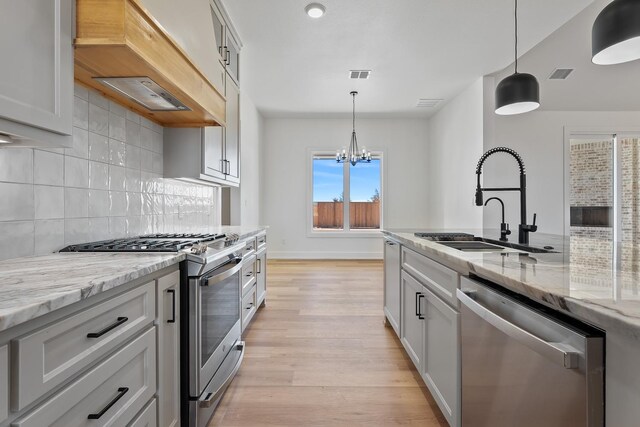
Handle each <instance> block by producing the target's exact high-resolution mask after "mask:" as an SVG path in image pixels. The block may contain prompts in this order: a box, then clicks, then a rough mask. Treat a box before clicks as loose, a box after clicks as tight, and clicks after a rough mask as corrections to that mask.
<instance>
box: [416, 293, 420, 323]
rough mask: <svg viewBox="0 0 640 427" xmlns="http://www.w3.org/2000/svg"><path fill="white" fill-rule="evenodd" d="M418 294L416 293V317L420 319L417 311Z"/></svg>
mask: <svg viewBox="0 0 640 427" xmlns="http://www.w3.org/2000/svg"><path fill="white" fill-rule="evenodd" d="M419 295H420V292H416V317H420V310H419V309H418V296H419Z"/></svg>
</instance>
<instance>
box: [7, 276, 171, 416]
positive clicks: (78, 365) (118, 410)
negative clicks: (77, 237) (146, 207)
mask: <svg viewBox="0 0 640 427" xmlns="http://www.w3.org/2000/svg"><path fill="white" fill-rule="evenodd" d="M107 292H112V294H111V295H108V294H107V293H106V292H105V293H104V294H102V295H97V296H95V297H93V296H92V297H90V298H88V299H87V300H86V301H82V302H79V303H77V304H76V305H75V306H69V308H64V309H62V310H61V311H60V312H56V311H54V312H52V313H49V314H47V315H45V316H43V317H41V318H38V319H34V320H33V321H30V322H26V323H24V324H22V325H18V326H16V327H15V329H14V331H15V332H14V333H13V334H11V336H7V335H6V334H5V335H4V337H6V339H7V341H8V344H6V345H4V344H3V345H0V426H3V427H4V426H7V425H10V426H11V427H31V426H33V427H40V426H45V425H46V426H57V427H75V426H87V427H89V426H91V427H93V426H114V427H115V426H123V427H124V426H135V427H145V426H146V427H153V426H156V425H159V426H162V427H178V426H179V425H180V336H179V333H180V323H179V322H180V320H179V317H178V316H179V303H180V301H179V299H180V273H179V270H178V266H177V265H176V266H174V267H173V268H171V267H170V268H167V269H166V270H164V271H163V272H158V273H155V274H153V275H149V276H147V277H143V278H140V279H138V280H136V281H135V282H132V283H129V284H125V285H123V289H122V291H120V292H118V291H117V290H112V291H107ZM65 310H66V311H65ZM3 339H4V338H3ZM52 379H54V380H52ZM9 404H10V405H9Z"/></svg>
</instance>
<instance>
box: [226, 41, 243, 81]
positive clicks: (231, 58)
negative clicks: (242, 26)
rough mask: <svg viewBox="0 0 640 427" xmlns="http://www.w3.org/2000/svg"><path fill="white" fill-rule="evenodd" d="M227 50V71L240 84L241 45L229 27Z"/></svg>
mask: <svg viewBox="0 0 640 427" xmlns="http://www.w3.org/2000/svg"><path fill="white" fill-rule="evenodd" d="M226 50H227V57H226V64H227V72H228V73H229V75H230V76H231V78H232V79H233V81H235V82H236V84H240V45H239V43H238V42H236V41H235V39H234V38H233V36H232V35H231V33H230V32H229V31H228V29H227V46H226Z"/></svg>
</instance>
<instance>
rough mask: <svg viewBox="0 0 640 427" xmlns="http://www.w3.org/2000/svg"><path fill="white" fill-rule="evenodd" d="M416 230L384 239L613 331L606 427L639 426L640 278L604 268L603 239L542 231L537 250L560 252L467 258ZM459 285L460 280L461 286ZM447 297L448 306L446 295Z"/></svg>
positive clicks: (609, 335)
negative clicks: (419, 234)
mask: <svg viewBox="0 0 640 427" xmlns="http://www.w3.org/2000/svg"><path fill="white" fill-rule="evenodd" d="M415 231H416V230H385V231H383V234H384V235H385V236H386V237H387V238H389V239H391V241H392V242H396V243H397V244H398V245H400V246H402V247H406V248H408V249H410V250H411V251H414V252H415V253H418V254H420V255H422V256H424V257H425V258H426V259H429V260H431V261H435V262H436V263H438V265H441V266H444V267H446V268H448V269H451V270H453V271H455V272H457V273H459V274H460V275H461V276H475V277H478V278H481V279H485V280H488V281H490V282H492V283H494V284H497V285H499V286H501V287H503V288H505V289H507V290H509V291H512V292H515V293H517V294H520V295H523V296H525V297H527V298H529V299H531V300H533V301H535V302H537V303H541V304H543V305H545V306H548V307H551V308H553V309H555V310H557V311H559V312H561V313H563V314H566V315H568V316H570V317H572V318H575V319H577V320H580V321H582V322H584V323H587V324H590V325H593V326H596V327H597V328H599V329H601V330H603V331H605V333H606V364H605V382H606V395H605V401H606V411H605V418H606V424H607V425H615V426H627V425H629V426H631V425H635V423H636V420H637V419H638V418H640V407H639V405H638V402H640V387H638V384H640V369H638V368H637V360H639V357H640V295H639V292H638V283H640V280H638V273H634V272H633V271H629V270H625V269H623V268H613V267H612V266H613V265H616V263H614V262H610V263H608V264H607V263H606V262H603V263H598V262H596V261H597V260H598V259H599V258H602V254H607V253H608V252H607V248H606V245H605V249H604V251H603V243H602V242H601V241H599V240H597V239H593V240H590V239H588V238H579V239H577V238H573V239H570V238H564V237H562V236H554V235H545V234H542V233H535V234H533V235H532V236H531V246H532V247H538V248H543V247H549V248H552V249H550V251H551V252H548V253H526V252H522V251H517V250H511V249H509V250H506V251H503V252H463V251H460V250H457V249H453V248H450V247H447V246H444V245H442V244H440V243H438V242H436V241H430V240H426V239H424V238H420V237H416V236H415V234H414V232H415ZM429 231H433V230H429ZM436 231H437V232H446V231H449V232H450V231H455V232H460V231H462V232H466V233H470V234H473V235H475V236H478V237H487V238H492V239H496V240H497V237H498V236H499V232H496V231H493V232H492V231H489V232H488V233H483V232H480V231H477V230H475V231H474V230H446V231H444V230H436ZM385 252H387V251H386V248H385ZM444 267H443V268H444ZM459 283H460V281H459V280H458V281H457V286H458V287H459V286H460V285H459ZM454 293H455V291H454ZM443 295H444V294H443ZM441 296H442V295H441ZM443 298H444V299H445V300H446V295H445V296H443ZM449 303H450V305H451V307H452V308H453V309H454V310H455V309H456V308H457V307H458V306H459V304H458V303H457V301H453V300H452V301H449ZM387 317H389V314H388V313H387ZM406 347H407V346H406V345H405V348H406ZM458 372H459V371H458ZM458 372H456V374H458ZM458 387H459V386H458ZM458 397H459V395H458Z"/></svg>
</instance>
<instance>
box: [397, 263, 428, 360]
mask: <svg viewBox="0 0 640 427" xmlns="http://www.w3.org/2000/svg"><path fill="white" fill-rule="evenodd" d="M401 289H402V310H401V312H402V327H401V329H400V330H401V331H402V332H401V335H400V341H402V345H403V346H404V348H405V350H406V351H407V353H408V354H409V357H410V358H411V360H413V363H414V364H415V365H416V367H417V368H418V369H419V370H420V371H422V370H421V369H420V368H421V367H422V356H423V352H424V322H423V319H424V317H423V316H422V315H421V314H420V306H421V303H422V301H421V299H422V298H423V296H424V294H423V290H424V288H423V287H422V285H421V284H420V283H419V282H418V281H417V280H416V279H414V278H413V277H411V276H410V275H409V274H407V273H406V272H404V271H403V272H402V280H401Z"/></svg>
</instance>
